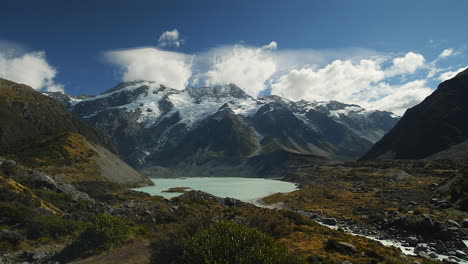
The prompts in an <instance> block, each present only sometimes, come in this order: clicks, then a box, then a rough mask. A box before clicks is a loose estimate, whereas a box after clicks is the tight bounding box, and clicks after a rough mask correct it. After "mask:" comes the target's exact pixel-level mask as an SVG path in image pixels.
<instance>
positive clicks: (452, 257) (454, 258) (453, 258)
mask: <svg viewBox="0 0 468 264" xmlns="http://www.w3.org/2000/svg"><path fill="white" fill-rule="evenodd" d="M448 259H449V260H453V261H455V262H452V263H459V262H460V259H459V258H457V257H454V256H449V257H448Z"/></svg>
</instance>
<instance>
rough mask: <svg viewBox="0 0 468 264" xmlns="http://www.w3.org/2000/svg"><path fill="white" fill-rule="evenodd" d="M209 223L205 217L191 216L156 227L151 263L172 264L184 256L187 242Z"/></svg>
mask: <svg viewBox="0 0 468 264" xmlns="http://www.w3.org/2000/svg"><path fill="white" fill-rule="evenodd" d="M208 223H209V219H207V218H204V217H190V218H188V219H187V220H186V221H185V222H184V223H172V224H166V225H161V226H158V227H157V228H156V230H155V231H156V234H155V238H154V240H153V242H152V243H151V263H155V264H156V263H157V264H170V263H174V260H179V258H180V257H181V256H182V254H183V252H184V249H185V243H186V242H187V240H189V239H190V237H192V236H193V235H195V234H196V233H197V231H198V230H199V229H201V228H203V227H204V226H206V225H207V224H208Z"/></svg>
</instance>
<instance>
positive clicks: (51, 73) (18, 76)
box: [0, 49, 63, 91]
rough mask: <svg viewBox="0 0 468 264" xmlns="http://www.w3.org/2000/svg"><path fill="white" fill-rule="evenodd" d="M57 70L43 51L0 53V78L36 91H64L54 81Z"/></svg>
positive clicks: (7, 51) (4, 51)
mask: <svg viewBox="0 0 468 264" xmlns="http://www.w3.org/2000/svg"><path fill="white" fill-rule="evenodd" d="M56 75H57V70H56V69H55V68H54V67H52V66H51V65H50V64H49V63H48V62H47V60H46V54H45V52H43V51H37V52H29V53H23V54H18V52H17V51H15V50H3V49H2V50H1V51H0V78H4V79H8V80H11V81H14V82H18V83H24V84H26V85H29V86H31V87H32V88H34V89H36V90H46V91H63V85H61V84H57V83H55V81H54V78H55V76H56Z"/></svg>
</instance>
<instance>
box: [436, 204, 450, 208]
mask: <svg viewBox="0 0 468 264" xmlns="http://www.w3.org/2000/svg"><path fill="white" fill-rule="evenodd" d="M438 207H439V208H440V209H447V208H450V205H449V204H448V203H441V204H439V206H438Z"/></svg>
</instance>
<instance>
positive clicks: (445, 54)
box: [438, 49, 454, 59]
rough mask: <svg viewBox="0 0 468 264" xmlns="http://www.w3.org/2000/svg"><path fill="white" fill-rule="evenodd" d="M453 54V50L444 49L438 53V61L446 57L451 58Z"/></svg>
mask: <svg viewBox="0 0 468 264" xmlns="http://www.w3.org/2000/svg"><path fill="white" fill-rule="evenodd" d="M453 53H454V52H453V49H444V50H443V51H442V52H441V53H440V55H439V57H438V58H440V59H442V58H447V57H450V56H452V54H453Z"/></svg>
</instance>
